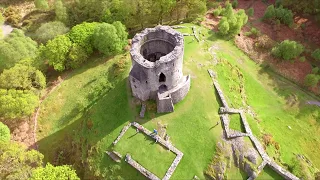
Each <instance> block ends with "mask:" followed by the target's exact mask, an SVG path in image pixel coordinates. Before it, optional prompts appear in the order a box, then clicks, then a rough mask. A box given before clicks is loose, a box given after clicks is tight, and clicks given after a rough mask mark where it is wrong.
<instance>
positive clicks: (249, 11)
mask: <svg viewBox="0 0 320 180" xmlns="http://www.w3.org/2000/svg"><path fill="white" fill-rule="evenodd" d="M248 15H249V16H253V15H254V9H253V8H252V7H251V8H250V9H248Z"/></svg>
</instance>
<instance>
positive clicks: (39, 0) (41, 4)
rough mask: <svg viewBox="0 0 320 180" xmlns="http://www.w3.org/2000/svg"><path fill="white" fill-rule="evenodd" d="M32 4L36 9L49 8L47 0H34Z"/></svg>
mask: <svg viewBox="0 0 320 180" xmlns="http://www.w3.org/2000/svg"><path fill="white" fill-rule="evenodd" d="M34 5H35V6H36V8H37V9H41V10H47V9H49V5H48V2H47V0H35V1H34Z"/></svg>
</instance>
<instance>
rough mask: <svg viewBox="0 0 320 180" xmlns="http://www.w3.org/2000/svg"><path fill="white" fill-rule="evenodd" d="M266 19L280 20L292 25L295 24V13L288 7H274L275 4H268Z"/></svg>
mask: <svg viewBox="0 0 320 180" xmlns="http://www.w3.org/2000/svg"><path fill="white" fill-rule="evenodd" d="M263 19H264V20H270V19H271V20H272V19H275V20H279V21H280V22H282V23H284V24H286V25H288V26H290V25H292V24H293V14H292V11H291V10H288V9H286V8H283V7H282V6H280V7H276V8H275V7H274V6H273V5H270V6H268V8H267V9H266V11H265V13H264V16H263Z"/></svg>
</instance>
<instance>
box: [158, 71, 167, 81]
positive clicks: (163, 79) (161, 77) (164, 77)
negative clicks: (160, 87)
mask: <svg viewBox="0 0 320 180" xmlns="http://www.w3.org/2000/svg"><path fill="white" fill-rule="evenodd" d="M159 82H166V76H165V75H164V74H163V73H161V74H160V76H159Z"/></svg>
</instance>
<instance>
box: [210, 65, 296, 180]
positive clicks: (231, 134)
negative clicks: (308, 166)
mask: <svg viewBox="0 0 320 180" xmlns="http://www.w3.org/2000/svg"><path fill="white" fill-rule="evenodd" d="M208 72H209V75H210V77H211V78H212V81H213V84H214V86H215V89H216V90H217V94H218V96H219V98H220V100H221V102H222V105H223V107H220V109H219V113H220V118H221V121H222V123H223V128H224V131H225V133H226V136H227V138H228V139H231V138H235V137H241V136H248V137H249V138H250V140H251V142H252V143H253V144H254V146H255V148H256V150H257V151H258V153H259V154H260V156H261V157H262V159H263V162H262V163H261V165H259V167H258V172H257V173H254V174H252V175H249V176H250V177H249V178H248V180H252V179H255V178H256V176H257V175H258V174H259V173H260V172H261V171H262V170H263V168H264V167H265V166H266V165H269V166H270V167H271V168H272V169H273V170H274V171H275V172H277V173H278V174H279V175H281V176H282V177H283V178H285V179H290V180H299V178H298V177H296V176H295V175H293V174H292V173H290V172H289V171H287V170H286V169H284V168H282V167H281V166H280V165H278V164H277V163H275V162H274V161H273V160H272V159H271V158H270V157H269V156H268V154H267V153H266V152H265V150H264V147H263V146H262V144H261V143H260V141H259V140H258V138H256V137H255V136H254V135H253V134H252V131H251V128H250V125H249V123H248V122H247V119H246V116H245V114H244V112H243V110H240V109H233V108H229V107H228V103H227V101H226V99H225V97H224V95H223V92H222V90H221V88H220V85H219V83H218V81H217V80H216V79H215V75H216V73H215V72H213V71H212V70H210V69H209V70H208ZM236 113H239V114H240V117H241V122H242V124H243V126H244V128H245V133H241V132H237V131H234V130H231V129H230V128H229V123H230V119H229V115H228V114H236Z"/></svg>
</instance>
